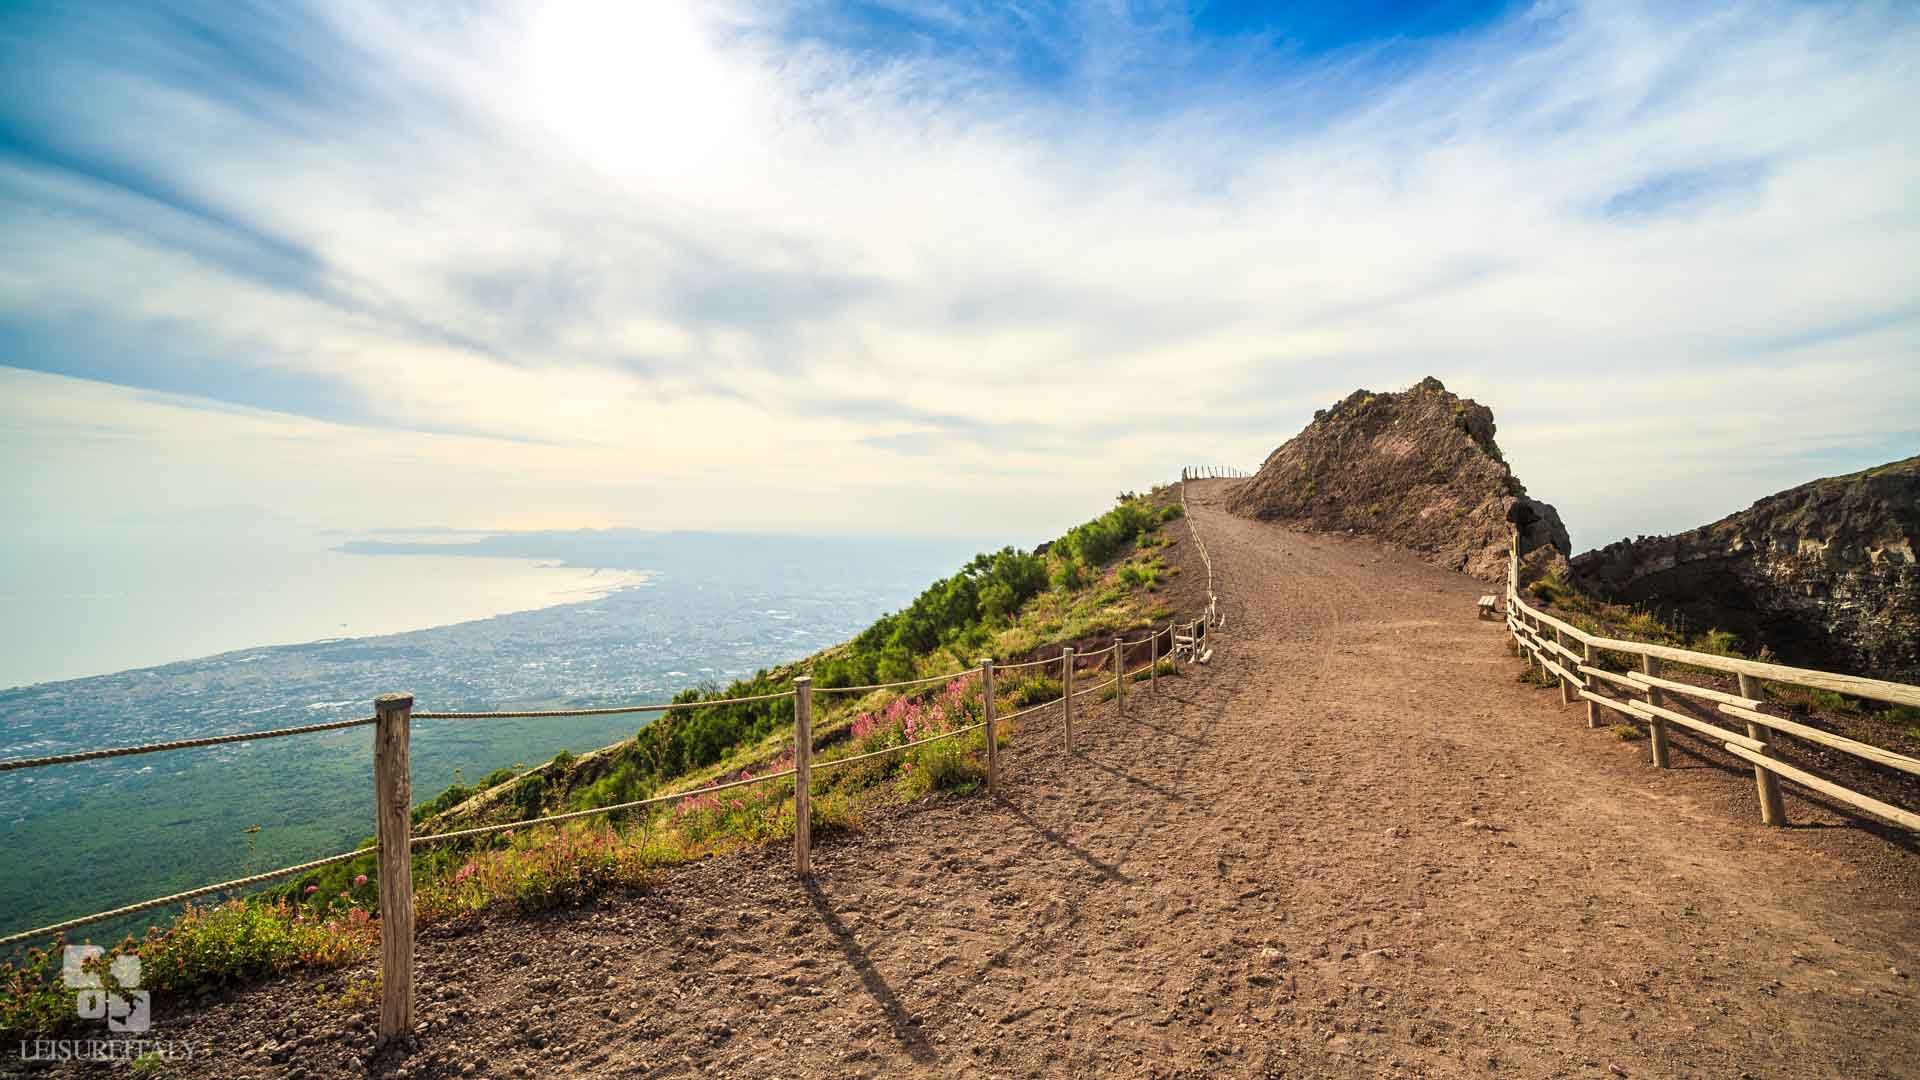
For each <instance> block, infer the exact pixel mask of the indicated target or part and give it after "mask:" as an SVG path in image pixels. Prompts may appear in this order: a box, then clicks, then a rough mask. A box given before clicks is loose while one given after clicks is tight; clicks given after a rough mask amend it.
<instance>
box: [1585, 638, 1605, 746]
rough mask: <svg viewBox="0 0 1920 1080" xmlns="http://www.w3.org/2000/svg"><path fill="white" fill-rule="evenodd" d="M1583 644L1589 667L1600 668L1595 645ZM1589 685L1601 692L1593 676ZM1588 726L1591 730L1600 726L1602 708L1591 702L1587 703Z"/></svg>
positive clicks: (1588, 679)
mask: <svg viewBox="0 0 1920 1080" xmlns="http://www.w3.org/2000/svg"><path fill="white" fill-rule="evenodd" d="M1581 644H1582V647H1583V649H1584V655H1585V656H1586V659H1587V666H1588V667H1599V666H1600V659H1599V658H1598V657H1596V656H1595V655H1594V654H1593V643H1592V642H1582V643H1581ZM1587 685H1588V686H1592V687H1594V690H1595V692H1596V693H1597V692H1598V691H1599V684H1598V683H1595V682H1594V681H1593V677H1592V676H1588V677H1587ZM1587 726H1588V727H1590V728H1597V727H1599V726H1600V706H1598V705H1595V704H1594V703H1593V702H1591V701H1589V702H1587Z"/></svg>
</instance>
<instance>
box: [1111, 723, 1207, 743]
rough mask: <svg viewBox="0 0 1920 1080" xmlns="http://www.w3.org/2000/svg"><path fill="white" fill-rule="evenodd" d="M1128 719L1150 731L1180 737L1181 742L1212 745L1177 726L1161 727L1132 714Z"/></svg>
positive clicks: (1169, 736) (1172, 737) (1136, 725)
mask: <svg viewBox="0 0 1920 1080" xmlns="http://www.w3.org/2000/svg"><path fill="white" fill-rule="evenodd" d="M1127 720H1128V722H1129V723H1131V724H1133V725H1134V726H1135V727H1143V728H1146V729H1147V730H1148V731H1157V732H1159V733H1160V734H1162V735H1165V736H1167V737H1168V738H1170V739H1179V740H1180V741H1181V742H1185V743H1192V744H1193V745H1195V746H1207V745H1210V744H1209V743H1208V742H1207V740H1205V739H1202V738H1200V737H1198V736H1195V735H1189V734H1187V733H1186V732H1184V731H1180V730H1178V729H1177V728H1170V727H1161V726H1160V725H1159V724H1149V723H1147V722H1146V721H1145V720H1139V719H1136V718H1134V717H1131V716H1129V717H1127Z"/></svg>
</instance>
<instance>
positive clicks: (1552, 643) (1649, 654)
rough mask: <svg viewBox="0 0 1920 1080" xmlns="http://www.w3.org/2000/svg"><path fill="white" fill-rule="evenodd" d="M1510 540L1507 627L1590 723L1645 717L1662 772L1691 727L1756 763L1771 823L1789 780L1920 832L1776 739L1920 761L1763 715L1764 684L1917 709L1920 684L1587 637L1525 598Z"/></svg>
mask: <svg viewBox="0 0 1920 1080" xmlns="http://www.w3.org/2000/svg"><path fill="white" fill-rule="evenodd" d="M1508 539H1509V542H1510V543H1511V545H1512V546H1511V549H1510V554H1509V559H1508V562H1507V613H1506V614H1507V618H1506V623H1507V632H1508V634H1509V635H1510V636H1511V637H1512V638H1513V643H1514V648H1515V650H1516V651H1518V652H1519V654H1520V655H1521V656H1522V657H1523V658H1525V659H1526V661H1527V662H1528V664H1529V665H1531V666H1534V667H1537V668H1538V669H1539V670H1540V671H1541V672H1544V673H1545V675H1546V676H1547V677H1549V678H1551V679H1553V680H1554V681H1555V682H1556V683H1558V684H1559V687H1560V692H1561V700H1562V701H1563V702H1567V703H1572V702H1574V701H1576V700H1578V701H1584V702H1585V703H1586V708H1587V723H1588V724H1589V725H1590V726H1594V727H1598V726H1599V716H1600V713H1599V710H1600V709H1603V708H1605V709H1611V710H1613V711H1615V712H1618V713H1621V714H1623V715H1625V716H1629V717H1632V718H1633V719H1635V720H1639V721H1641V722H1643V723H1645V724H1646V725H1647V728H1648V734H1649V737H1650V738H1649V741H1650V742H1651V744H1652V758H1653V764H1654V765H1655V766H1656V767H1658V768H1662V769H1664V768H1667V767H1668V747H1667V735H1668V727H1669V725H1672V726H1678V727H1683V728H1686V729H1688V730H1690V731H1693V732H1696V733H1698V734H1700V735H1702V736H1704V737H1705V738H1707V739H1709V740H1712V741H1714V742H1716V743H1717V744H1718V745H1719V746H1720V748H1721V749H1723V750H1725V751H1726V752H1727V753H1729V754H1731V755H1733V756H1734V757H1736V758H1739V759H1740V760H1741V761H1744V762H1746V763H1748V764H1749V765H1751V766H1752V767H1753V781H1754V789H1755V792H1756V794H1757V795H1758V796H1759V800H1760V820H1761V822H1762V823H1763V824H1767V825H1785V824H1786V823H1787V815H1786V809H1785V806H1784V804H1783V803H1782V801H1781V797H1780V781H1781V780H1783V779H1784V780H1790V781H1792V782H1794V783H1796V784H1799V785H1801V786H1802V787H1806V788H1810V789H1812V790H1814V791H1818V792H1820V793H1821V794H1823V795H1825V796H1827V797H1829V798H1831V799H1834V800H1836V801H1839V802H1842V803H1845V804H1847V805H1848V806H1851V807H1853V808H1855V809H1857V810H1862V811H1865V812H1866V813H1869V814H1872V815H1874V816H1875V817H1878V818H1882V819H1884V820H1886V821H1891V822H1893V823H1894V824H1896V825H1899V826H1902V827H1903V828H1907V829H1912V830H1914V831H1916V832H1920V814H1917V813H1915V812H1913V811H1911V810H1907V809H1904V808H1901V807H1898V806H1893V805H1890V804H1888V803H1885V802H1882V801H1880V800H1879V799H1875V798H1873V797H1871V796H1869V795H1865V794H1862V793H1860V792H1858V791H1854V790H1852V789H1851V788H1848V787H1846V786H1844V785H1842V784H1838V783H1835V782H1834V781H1832V780H1829V779H1826V778H1825V777H1820V776H1815V775H1814V774H1812V773H1809V772H1807V771H1806V770H1804V769H1799V768H1795V767H1794V766H1792V765H1789V764H1787V763H1786V762H1783V761H1781V760H1780V759H1779V756H1778V751H1777V749H1776V744H1775V739H1776V737H1777V736H1781V735H1786V736H1792V737H1794V738H1799V739H1805V740H1807V741H1808V742H1812V743H1817V744H1819V745H1821V746H1825V747H1827V748H1828V749H1831V750H1838V751H1840V752H1842V753H1845V754H1849V755H1851V756H1853V757H1855V758H1858V759H1860V760H1862V761H1867V762H1871V763H1873V764H1875V765H1881V766H1885V767H1887V768H1892V769H1898V770H1900V771H1902V772H1906V773H1909V774H1912V775H1920V760H1915V759H1914V758H1910V757H1907V756H1906V755H1904V754H1898V753H1895V752H1893V751H1891V750H1887V749H1885V748H1883V747H1878V746H1872V745H1869V744H1867V743H1863V742H1859V741H1857V740H1854V739H1849V738H1847V737H1845V736H1843V735H1836V734H1834V733H1832V732H1829V731H1822V730H1820V729H1819V728H1815V727H1810V726H1808V725H1806V724H1802V723H1799V722H1797V721H1794V720H1789V719H1786V718H1784V717H1779V716H1773V715H1771V714H1769V713H1767V712H1764V711H1763V710H1764V708H1765V706H1766V689H1765V684H1766V683H1769V682H1773V683H1785V684H1788V685H1792V686H1804V687H1811V688H1813V689H1816V690H1830V691H1834V692H1836V693H1842V694H1850V695H1853V696H1854V697H1863V698H1871V699H1872V700H1875V701H1884V702H1888V703H1890V704H1894V705H1910V706H1920V686H1910V685H1908V684H1906V683H1897V682H1888V681H1886V680H1883V679H1870V678H1866V677H1864V676H1860V675H1840V674H1836V673H1834V672H1830V671H1817V670H1814V669H1812V668H1799V667H1790V666H1788V665H1785V664H1771V663H1766V662H1763V661H1759V660H1747V659H1744V658H1741V657H1733V656H1718V655H1715V654H1713V653H1703V652H1694V651H1693V650H1691V649H1679V648H1675V647H1673V646H1671V645H1655V644H1652V643H1650V642H1643V641H1627V640H1624V639H1621V638H1610V637H1604V636H1601V635H1599V634H1591V633H1588V632H1587V631H1585V630H1582V629H1580V628H1579V627H1577V626H1574V625H1573V624H1571V623H1569V622H1567V621H1565V620H1563V619H1557V618H1554V617H1553V616H1552V615H1549V614H1547V613H1546V612H1544V611H1541V610H1540V609H1539V608H1536V607H1534V606H1532V605H1530V604H1528V603H1527V602H1526V601H1525V600H1522V599H1521V598H1520V556H1519V551H1520V548H1519V535H1518V531H1517V530H1514V529H1511V528H1510V529H1509V531H1508ZM1570 641H1571V642H1575V643H1577V644H1579V645H1580V649H1579V650H1578V651H1576V650H1575V649H1573V648H1572V647H1570V646H1569V645H1568V642H1570ZM1602 651H1605V652H1611V653H1620V654H1625V655H1628V656H1634V657H1637V658H1638V667H1639V670H1638V671H1626V672H1616V671H1610V670H1607V669H1606V668H1603V667H1601V666H1600V664H1599V656H1598V653H1600V652H1602ZM1663 661H1664V662H1671V663H1678V664H1689V665H1692V666H1694V667H1698V668H1705V669H1707V670H1709V671H1716V672H1720V673H1722V674H1725V675H1731V676H1733V677H1734V679H1735V682H1736V685H1737V687H1738V691H1739V692H1738V693H1731V694H1730V693H1727V692H1726V691H1724V690H1716V689H1714V688H1713V687H1708V686H1695V685H1693V684H1692V683H1688V682H1682V681H1680V680H1678V679H1671V678H1666V677H1663V676H1661V675H1660V674H1659V671H1660V664H1661V663H1662V662H1663ZM1601 683H1606V684H1608V685H1610V686H1613V687H1615V688H1617V689H1619V690H1621V691H1623V692H1625V693H1627V694H1634V695H1638V696H1637V697H1628V698H1616V697H1611V696H1608V695H1606V694H1602V693H1600V692H1598V689H1597V688H1598V686H1599V684H1601ZM1668 694H1684V695H1686V696H1688V697H1694V698H1699V699H1701V700H1703V701H1709V702H1712V703H1714V705H1715V706H1716V707H1717V708H1718V711H1719V712H1721V713H1723V714H1725V715H1726V716H1728V717H1731V718H1733V719H1735V720H1738V721H1740V722H1741V724H1742V725H1743V726H1744V728H1745V732H1744V733H1741V732H1738V731H1732V730H1729V729H1727V728H1724V727H1721V726H1720V725H1718V724H1714V723H1710V722H1708V721H1706V720H1702V719H1699V718H1697V717H1694V716H1691V715H1688V714H1687V713H1683V712H1678V711H1675V710H1674V709H1671V708H1668V707H1666V702H1665V697H1666V695H1668Z"/></svg>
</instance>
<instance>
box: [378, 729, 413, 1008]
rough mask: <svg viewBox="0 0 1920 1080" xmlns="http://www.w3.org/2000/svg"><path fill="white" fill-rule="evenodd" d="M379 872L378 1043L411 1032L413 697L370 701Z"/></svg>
mask: <svg viewBox="0 0 1920 1080" xmlns="http://www.w3.org/2000/svg"><path fill="white" fill-rule="evenodd" d="M373 716H374V721H373V788H374V800H375V802H374V834H375V836H376V837H377V838H378V840H379V844H380V847H379V852H380V854H379V863H380V868H379V874H380V1041H381V1042H383V1043H384V1042H387V1041H389V1040H391V1039H396V1038H399V1037H400V1036H402V1035H405V1034H406V1033H407V1032H409V1031H412V1030H413V763H412V734H411V729H412V727H413V695H412V694H382V695H380V696H379V697H377V698H375V699H373Z"/></svg>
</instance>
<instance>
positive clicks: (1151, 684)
mask: <svg viewBox="0 0 1920 1080" xmlns="http://www.w3.org/2000/svg"><path fill="white" fill-rule="evenodd" d="M1147 689H1148V690H1151V691H1153V692H1154V693H1156V694H1157V693H1159V692H1160V631H1159V630H1158V629H1155V630H1154V631H1153V632H1152V636H1150V637H1148V638H1147Z"/></svg>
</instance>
